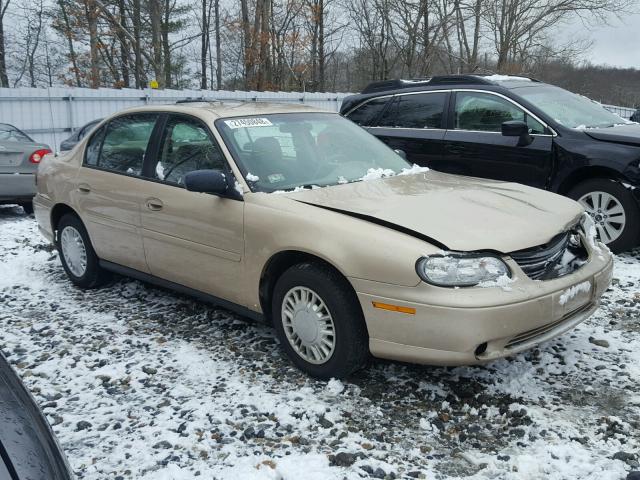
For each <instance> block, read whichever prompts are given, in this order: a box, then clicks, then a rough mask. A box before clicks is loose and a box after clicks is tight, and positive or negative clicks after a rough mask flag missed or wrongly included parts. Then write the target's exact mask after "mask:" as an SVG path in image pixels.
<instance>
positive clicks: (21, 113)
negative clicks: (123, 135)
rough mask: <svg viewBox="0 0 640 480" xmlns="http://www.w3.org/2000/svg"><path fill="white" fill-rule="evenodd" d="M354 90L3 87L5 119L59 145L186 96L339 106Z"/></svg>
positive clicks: (1, 118) (0, 113) (0, 115)
mask: <svg viewBox="0 0 640 480" xmlns="http://www.w3.org/2000/svg"><path fill="white" fill-rule="evenodd" d="M347 95H351V94H349V93H298V92H241V91H212V90H151V89H148V90H133V89H122V90H119V89H111V88H101V89H99V90H92V89H89V88H72V87H51V88H0V123H10V124H12V125H15V126H16V127H18V128H19V129H21V130H22V131H24V132H25V133H27V134H29V136H31V137H32V138H33V139H34V140H36V141H39V142H43V143H46V144H48V145H50V146H55V148H58V146H59V145H60V142H61V141H62V140H64V139H65V138H67V137H68V136H69V135H71V133H72V132H73V131H74V130H76V129H77V128H79V127H81V126H82V125H84V124H85V123H87V122H90V121H91V120H95V119H98V118H103V117H106V116H108V115H110V114H112V113H114V112H117V111H119V110H122V109H124V108H128V107H135V106H138V105H145V104H146V105H149V104H152V105H162V104H167V103H175V102H176V101H178V100H185V99H203V100H243V101H254V102H266V101H268V102H287V103H304V104H307V105H313V106H314V107H319V108H323V109H326V110H332V111H338V110H339V109H340V105H341V104H342V99H343V98H344V97H346V96H347Z"/></svg>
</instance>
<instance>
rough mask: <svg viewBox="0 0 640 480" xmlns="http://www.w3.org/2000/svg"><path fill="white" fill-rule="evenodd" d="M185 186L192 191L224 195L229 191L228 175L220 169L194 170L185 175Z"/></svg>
mask: <svg viewBox="0 0 640 480" xmlns="http://www.w3.org/2000/svg"><path fill="white" fill-rule="evenodd" d="M184 186H185V188H186V189H187V190H189V191H190V192H200V193H211V194H213V195H220V196H223V195H225V194H227V193H228V190H229V184H228V183H227V176H226V174H224V173H223V172H221V171H220V170H194V171H193V172H189V173H187V174H186V175H185V176H184Z"/></svg>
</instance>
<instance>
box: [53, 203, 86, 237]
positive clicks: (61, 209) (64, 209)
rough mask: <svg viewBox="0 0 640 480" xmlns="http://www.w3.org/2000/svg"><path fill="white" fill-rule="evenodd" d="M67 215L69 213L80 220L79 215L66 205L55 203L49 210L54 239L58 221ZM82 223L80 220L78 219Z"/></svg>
mask: <svg viewBox="0 0 640 480" xmlns="http://www.w3.org/2000/svg"><path fill="white" fill-rule="evenodd" d="M67 213H71V214H73V215H75V216H76V217H78V218H79V219H80V215H78V212H76V211H75V210H74V209H73V208H72V207H70V206H69V205H67V204H66V203H57V204H55V205H54V206H53V208H52V209H51V215H50V218H51V231H52V232H53V235H54V238H55V236H56V231H57V227H58V223H59V222H60V219H61V218H62V217H63V216H64V215H66V214H67ZM80 221H82V219H80Z"/></svg>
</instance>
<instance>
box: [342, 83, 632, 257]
mask: <svg viewBox="0 0 640 480" xmlns="http://www.w3.org/2000/svg"><path fill="white" fill-rule="evenodd" d="M341 113H342V114H343V115H345V116H346V117H347V118H349V119H350V120H352V121H354V122H356V123H357V124H359V125H361V126H362V127H364V128H366V129H367V130H368V131H369V132H371V133H372V134H374V135H375V136H377V137H378V138H380V139H381V140H382V141H383V142H385V143H386V144H388V145H389V146H390V147H392V148H394V149H397V150H402V151H404V153H405V154H406V156H407V159H408V160H409V161H411V162H413V163H416V164H418V165H421V166H428V167H431V168H433V169H435V170H440V171H443V172H450V173H456V174H460V175H471V176H475V177H485V178H494V179H499V180H507V181H513V182H519V183H524V184H526V185H531V186H534V187H538V188H544V189H546V190H551V191H553V192H557V193H560V194H562V195H566V196H568V197H571V198H574V199H576V200H578V201H579V202H580V203H581V204H582V205H583V206H584V207H585V209H586V211H587V212H589V214H590V215H591V216H592V217H593V219H594V221H595V222H596V227H597V230H598V233H599V235H600V238H601V239H602V240H603V241H604V242H605V243H607V244H608V245H609V247H610V248H611V249H612V250H613V251H614V252H620V251H623V250H626V249H629V248H632V247H634V246H636V245H638V244H639V243H640V188H639V187H640V124H636V123H633V122H630V121H628V120H624V119H622V118H621V117H618V116H617V115H614V114H613V113H611V112H609V111H608V110H606V109H605V108H604V107H602V106H601V105H600V104H598V103H596V102H593V101H591V100H589V99H587V98H586V97H583V96H581V95H577V94H574V93H571V92H568V91H566V90H563V89H561V88H558V87H555V86H552V85H548V84H545V83H541V82H539V81H537V80H534V79H530V78H525V77H513V76H505V75H490V76H483V75H451V76H439V77H433V78H431V79H428V80H389V81H383V82H375V83H372V84H370V85H368V86H367V87H366V88H365V89H364V90H363V91H362V93H361V94H358V95H352V96H350V97H347V98H345V100H344V102H343V103H342V109H341Z"/></svg>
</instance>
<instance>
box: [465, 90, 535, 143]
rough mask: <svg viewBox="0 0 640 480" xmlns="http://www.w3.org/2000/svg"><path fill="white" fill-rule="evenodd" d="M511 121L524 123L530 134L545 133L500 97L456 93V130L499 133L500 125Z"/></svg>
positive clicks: (522, 112)
mask: <svg viewBox="0 0 640 480" xmlns="http://www.w3.org/2000/svg"><path fill="white" fill-rule="evenodd" d="M512 120H517V121H521V122H525V123H526V124H527V125H528V126H529V132H530V133H545V128H544V125H542V124H541V123H540V122H538V121H537V120H536V119H534V118H532V117H531V116H530V115H528V114H527V113H526V112H525V111H524V110H522V109H521V108H518V107H517V106H516V105H514V104H513V103H511V102H510V101H508V100H506V99H504V98H502V97H499V96H497V95H492V94H490V93H481V92H458V93H456V105H455V128H456V129H457V130H474V131H481V132H500V131H502V124H503V123H504V122H509V121H512Z"/></svg>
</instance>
